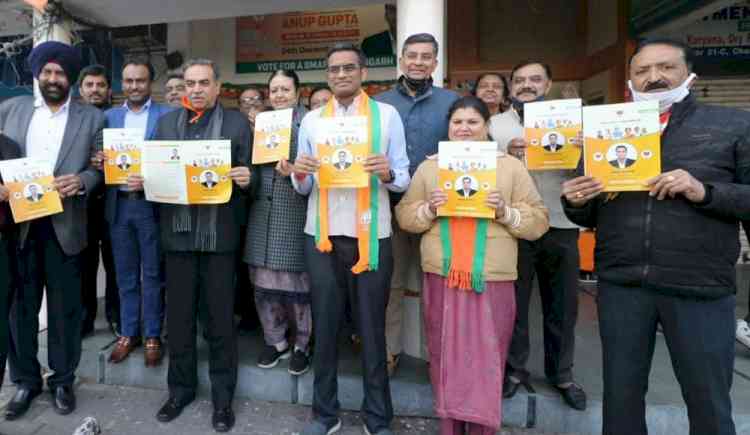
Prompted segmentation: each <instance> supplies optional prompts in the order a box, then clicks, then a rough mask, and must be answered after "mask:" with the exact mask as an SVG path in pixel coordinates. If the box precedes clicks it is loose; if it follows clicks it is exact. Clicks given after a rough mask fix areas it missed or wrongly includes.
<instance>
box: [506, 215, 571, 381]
mask: <svg viewBox="0 0 750 435" xmlns="http://www.w3.org/2000/svg"><path fill="white" fill-rule="evenodd" d="M578 235H579V231H578V230H577V229H558V228H551V229H550V230H549V231H548V232H547V233H546V234H545V235H544V236H542V238H540V239H539V240H537V241H535V242H529V241H526V240H520V241H519V242H518V280H517V281H516V301H517V307H518V308H517V313H516V324H515V327H514V329H513V340H512V341H511V345H510V350H509V353H508V361H507V366H506V375H510V376H513V377H516V378H518V379H519V380H521V381H524V382H525V381H527V380H528V377H529V372H528V370H526V363H527V361H528V359H529V348H530V344H529V302H530V300H531V290H532V288H533V287H532V285H533V282H534V275H536V276H537V281H538V282H539V293H540V296H541V299H542V314H543V316H544V374H545V375H546V376H547V379H548V380H549V381H550V382H551V383H553V384H563V383H566V382H572V381H573V354H574V349H575V326H576V319H577V318H578V272H579V257H578Z"/></svg>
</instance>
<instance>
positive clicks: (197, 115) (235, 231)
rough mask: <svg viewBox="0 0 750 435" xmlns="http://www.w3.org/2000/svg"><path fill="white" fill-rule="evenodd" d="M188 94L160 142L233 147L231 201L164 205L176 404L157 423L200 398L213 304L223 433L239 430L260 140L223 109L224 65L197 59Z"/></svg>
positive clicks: (212, 373)
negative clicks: (237, 298)
mask: <svg viewBox="0 0 750 435" xmlns="http://www.w3.org/2000/svg"><path fill="white" fill-rule="evenodd" d="M183 73H184V75H185V87H186V88H187V96H186V97H185V98H184V99H183V102H182V104H183V108H182V109H180V110H175V111H173V112H170V113H168V114H166V115H164V116H162V117H161V118H160V119H159V122H158V124H157V126H156V132H155V133H154V139H156V140H217V139H229V140H231V141H232V169H231V170H230V171H229V173H228V175H229V177H230V178H231V179H232V180H233V182H234V184H235V185H236V186H234V188H233V190H232V197H231V198H230V200H229V202H227V203H225V204H219V205H189V206H188V205H172V204H160V205H159V218H160V222H159V224H160V232H161V242H162V248H163V251H164V255H165V262H166V283H167V300H169V301H170V303H168V304H167V327H168V328H169V341H168V349H169V374H168V378H167V384H168V385H169V400H167V402H166V403H165V404H164V406H162V408H161V409H160V410H159V412H158V414H157V415H156V418H157V419H158V420H159V421H161V422H169V421H172V420H174V419H175V418H177V416H179V415H180V413H181V412H182V410H183V409H184V408H185V407H186V406H187V405H188V404H190V402H192V401H193V399H194V398H195V393H196V389H197V387H198V379H197V365H196V360H197V355H196V353H197V349H196V345H195V331H196V317H197V314H198V303H201V304H205V305H206V313H207V318H206V328H207V335H208V345H209V378H210V380H211V399H212V401H213V405H214V412H213V416H212V419H211V422H212V424H213V427H214V429H215V430H216V431H217V432H227V431H229V430H231V428H232V427H233V426H234V420H235V418H234V413H233V411H232V398H233V396H234V389H235V386H236V384H237V337H236V333H235V328H234V276H235V264H236V261H235V257H236V255H237V250H238V249H239V248H240V241H241V240H242V239H241V237H240V225H241V223H242V222H243V221H244V220H245V219H246V217H245V216H243V215H242V210H244V207H243V201H244V196H245V195H244V190H245V189H246V188H247V186H248V185H249V184H250V169H249V160H250V148H251V145H252V140H253V135H252V133H251V130H250V126H249V125H248V123H247V120H246V118H245V117H244V116H243V115H242V114H241V113H239V112H238V111H235V110H226V109H224V108H223V107H222V105H221V104H219V103H218V97H219V91H220V89H221V84H220V82H219V70H218V69H217V66H216V65H215V64H214V63H213V62H212V61H210V60H207V59H194V60H190V61H188V62H187V63H185V66H184V67H183Z"/></svg>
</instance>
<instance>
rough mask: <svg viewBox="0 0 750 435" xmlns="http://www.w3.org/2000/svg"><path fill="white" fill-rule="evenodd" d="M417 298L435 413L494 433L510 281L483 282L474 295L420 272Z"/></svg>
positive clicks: (512, 314) (511, 305)
mask: <svg viewBox="0 0 750 435" xmlns="http://www.w3.org/2000/svg"><path fill="white" fill-rule="evenodd" d="M422 300H423V304H424V323H425V331H426V334H427V349H428V352H429V357H430V381H431V382H432V390H433V393H434V396H435V413H436V414H437V415H438V416H439V417H440V418H450V419H454V420H460V421H467V422H471V423H476V424H480V425H483V426H489V427H493V428H495V429H499V428H500V424H501V422H502V397H503V374H504V371H505V359H506V357H507V355H508V347H509V346H510V340H511V337H512V335H513V326H514V322H515V318H516V294H515V290H514V286H513V282H512V281H494V282H487V283H486V285H485V290H484V292H483V293H482V294H477V293H475V292H473V291H471V292H468V291H461V290H456V289H452V288H448V286H447V281H446V279H445V278H443V277H442V276H440V275H436V274H432V273H425V274H424V284H423V286H422Z"/></svg>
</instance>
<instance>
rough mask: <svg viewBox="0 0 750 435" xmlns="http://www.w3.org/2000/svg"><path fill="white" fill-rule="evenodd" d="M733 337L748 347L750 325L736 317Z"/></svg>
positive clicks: (749, 344) (749, 342) (749, 343)
mask: <svg viewBox="0 0 750 435" xmlns="http://www.w3.org/2000/svg"><path fill="white" fill-rule="evenodd" d="M734 338H736V339H737V341H739V342H740V343H742V344H743V345H745V347H749V348H750V326H748V324H747V322H746V321H744V320H742V319H737V330H736V331H735V333H734Z"/></svg>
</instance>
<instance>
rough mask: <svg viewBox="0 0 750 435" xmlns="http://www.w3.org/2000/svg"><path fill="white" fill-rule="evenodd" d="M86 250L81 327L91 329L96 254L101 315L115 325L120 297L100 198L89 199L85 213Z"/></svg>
mask: <svg viewBox="0 0 750 435" xmlns="http://www.w3.org/2000/svg"><path fill="white" fill-rule="evenodd" d="M88 214H89V216H88V227H87V231H88V238H89V244H88V247H87V248H86V249H85V250H84V251H83V262H84V264H83V272H82V281H83V286H82V290H81V297H82V299H83V325H84V327H87V326H93V325H94V321H95V320H96V312H97V308H98V299H97V276H98V274H99V258H100V257H99V252H100V251H101V261H102V265H103V266H104V273H105V278H106V287H105V289H104V292H105V293H104V312H105V315H106V317H107V321H109V322H119V319H120V295H119V292H118V288H117V278H116V274H115V264H114V258H113V254H112V252H113V251H112V241H111V239H110V236H109V229H108V228H107V222H106V221H105V220H104V200H103V198H101V199H99V198H93V197H92V198H91V203H90V204H89V212H88Z"/></svg>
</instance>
